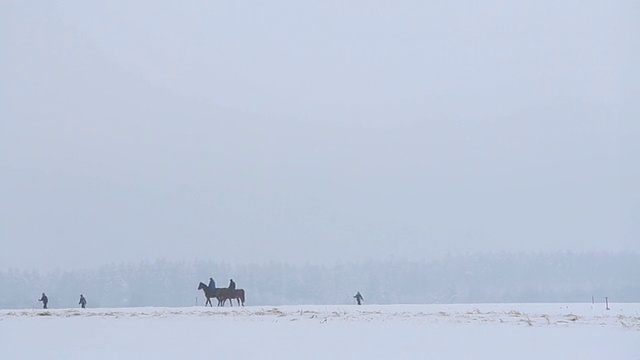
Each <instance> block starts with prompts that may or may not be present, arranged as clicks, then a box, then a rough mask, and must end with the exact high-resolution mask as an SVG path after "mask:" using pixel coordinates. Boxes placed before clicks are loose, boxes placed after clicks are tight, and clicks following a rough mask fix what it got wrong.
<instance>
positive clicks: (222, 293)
mask: <svg viewBox="0 0 640 360" xmlns="http://www.w3.org/2000/svg"><path fill="white" fill-rule="evenodd" d="M216 296H217V298H218V301H221V302H222V306H224V303H225V302H226V301H227V300H229V304H230V305H231V306H232V307H233V299H236V301H237V302H238V306H240V302H242V306H244V289H233V290H232V289H228V288H219V289H216Z"/></svg>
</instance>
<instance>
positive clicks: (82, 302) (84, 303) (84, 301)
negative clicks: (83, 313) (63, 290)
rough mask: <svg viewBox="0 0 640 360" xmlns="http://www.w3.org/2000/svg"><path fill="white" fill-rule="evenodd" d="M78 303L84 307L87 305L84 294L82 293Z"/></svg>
mask: <svg viewBox="0 0 640 360" xmlns="http://www.w3.org/2000/svg"><path fill="white" fill-rule="evenodd" d="M78 304H80V306H82V308H83V309H84V308H85V307H86V306H87V299H85V298H84V296H82V294H80V302H79V303H78Z"/></svg>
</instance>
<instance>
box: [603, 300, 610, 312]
mask: <svg viewBox="0 0 640 360" xmlns="http://www.w3.org/2000/svg"><path fill="white" fill-rule="evenodd" d="M604 301H605V303H606V305H607V310H611V309H609V298H608V297H605V298H604Z"/></svg>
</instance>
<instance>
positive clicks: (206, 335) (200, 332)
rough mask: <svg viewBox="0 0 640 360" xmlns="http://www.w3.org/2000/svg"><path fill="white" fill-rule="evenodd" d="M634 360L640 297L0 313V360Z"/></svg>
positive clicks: (639, 339) (638, 356)
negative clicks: (607, 302)
mask: <svg viewBox="0 0 640 360" xmlns="http://www.w3.org/2000/svg"><path fill="white" fill-rule="evenodd" d="M202 358H207V359H216V358H224V359H231V358H233V359H491V360H499V359H581V360H585V359H617V360H622V359H633V360H640V304H612V305H611V310H609V311H607V310H605V309H604V305H603V304H596V305H591V304H474V305H363V306H356V305H342V306H317V305H299V306H277V307H270V306H259V307H257V306H256V307H245V308H238V307H234V308H229V307H227V308H206V309H205V308H204V307H197V308H196V307H189V308H127V309H125V308H104V309H52V310H35V309H34V310H0V359H92V360H98V359H202Z"/></svg>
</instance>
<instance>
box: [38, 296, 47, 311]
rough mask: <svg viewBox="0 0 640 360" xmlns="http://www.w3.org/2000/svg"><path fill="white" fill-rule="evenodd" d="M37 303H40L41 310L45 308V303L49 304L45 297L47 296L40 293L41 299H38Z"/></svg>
mask: <svg viewBox="0 0 640 360" xmlns="http://www.w3.org/2000/svg"><path fill="white" fill-rule="evenodd" d="M38 301H42V308H43V309H46V308H47V303H48V302H49V298H48V297H47V295H45V294H44V293H42V297H41V298H40V299H38Z"/></svg>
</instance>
